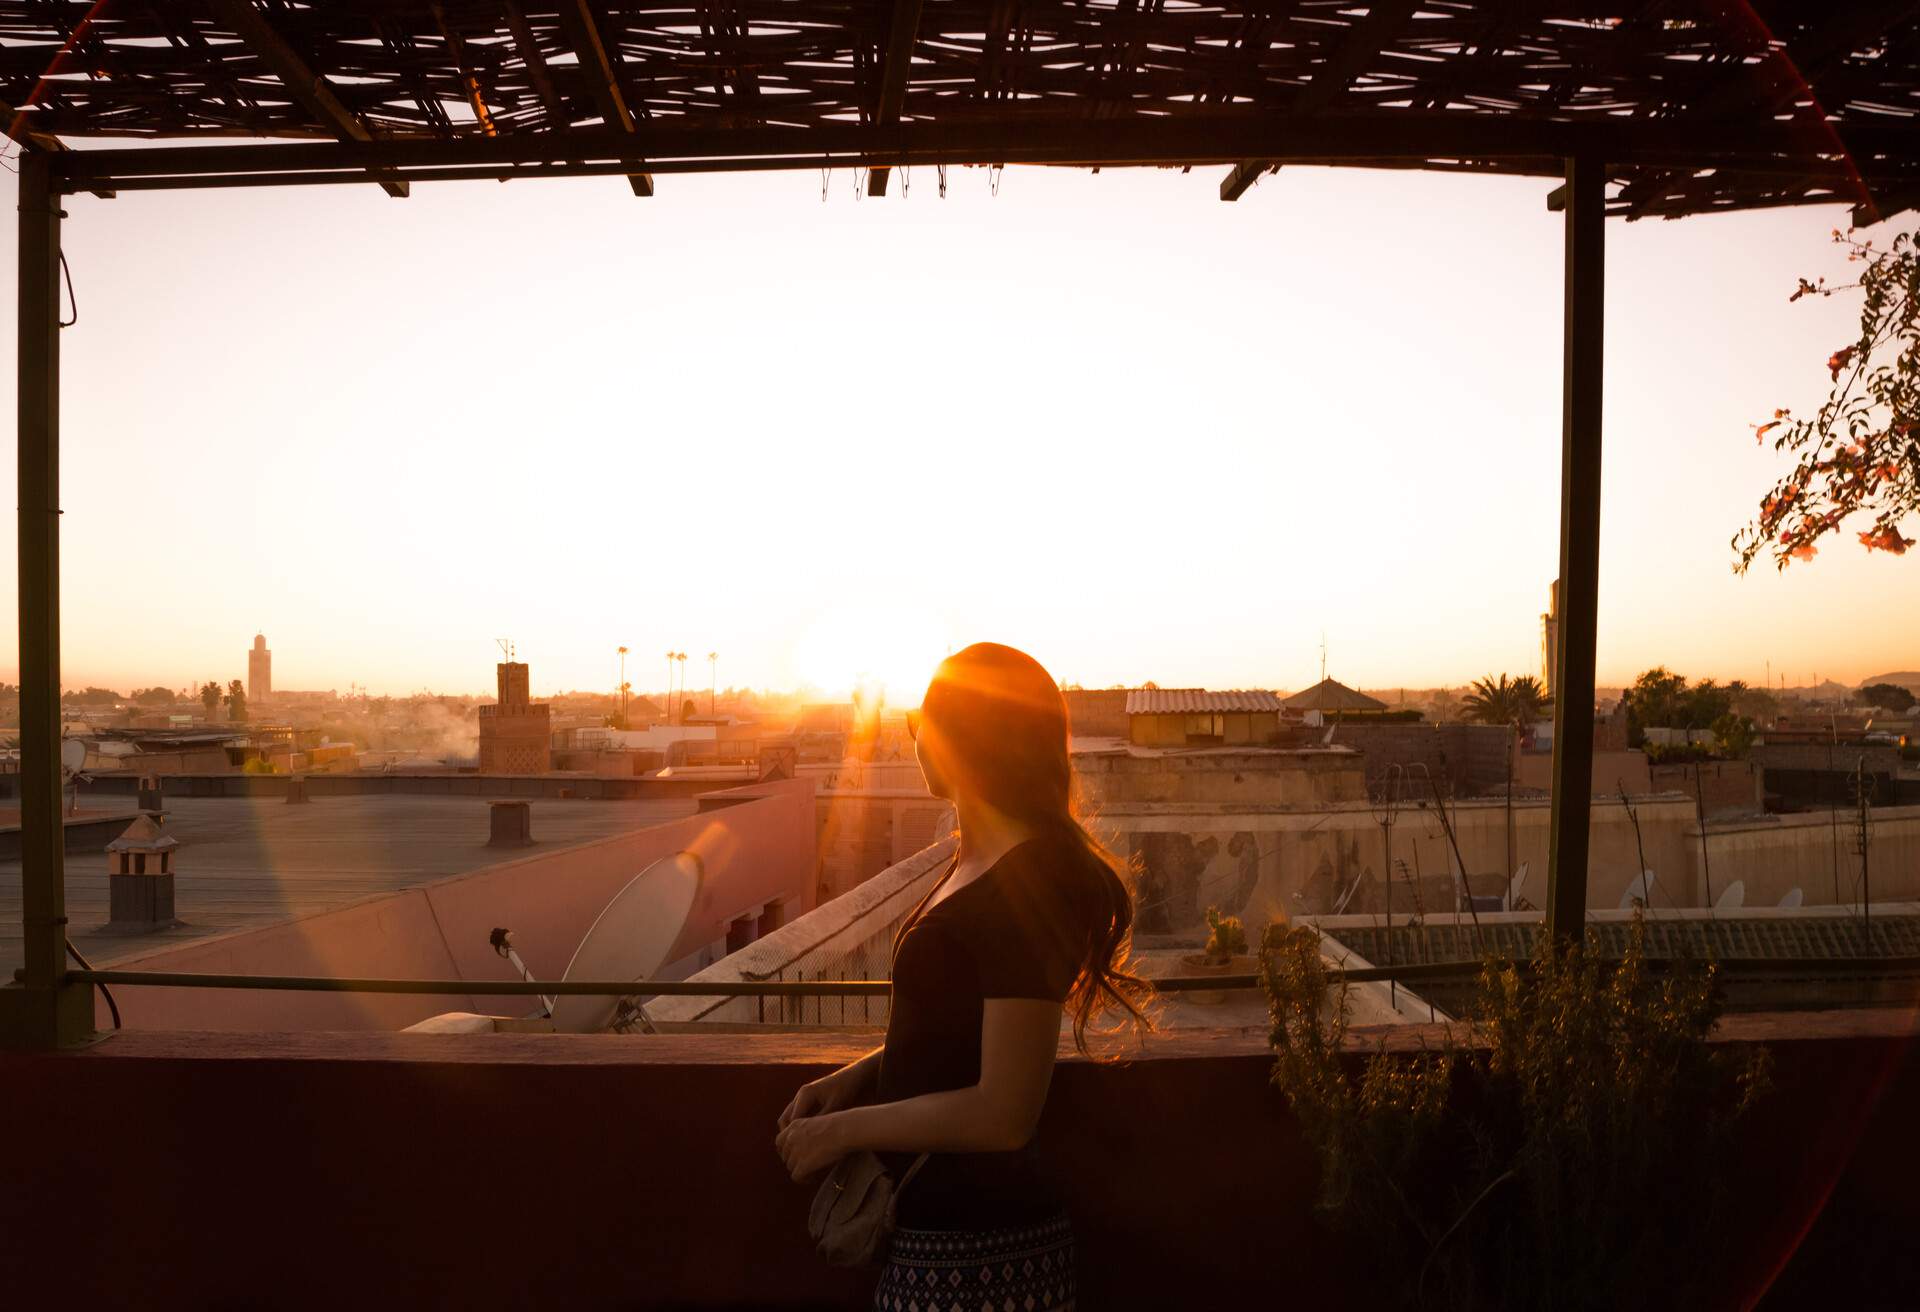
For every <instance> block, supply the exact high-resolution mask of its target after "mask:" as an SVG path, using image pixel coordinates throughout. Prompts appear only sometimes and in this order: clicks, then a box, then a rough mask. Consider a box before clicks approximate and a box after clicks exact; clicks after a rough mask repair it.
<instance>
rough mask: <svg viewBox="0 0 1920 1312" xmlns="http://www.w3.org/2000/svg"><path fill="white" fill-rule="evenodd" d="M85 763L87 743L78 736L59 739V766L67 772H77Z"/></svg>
mask: <svg viewBox="0 0 1920 1312" xmlns="http://www.w3.org/2000/svg"><path fill="white" fill-rule="evenodd" d="M86 763H87V745H86V744H85V743H83V742H81V741H80V740H79V739H78V738H63V739H61V740H60V768H61V769H62V770H64V771H65V772H66V773H68V774H75V773H78V772H79V769H80V767H81V766H83V765H85V764H86Z"/></svg>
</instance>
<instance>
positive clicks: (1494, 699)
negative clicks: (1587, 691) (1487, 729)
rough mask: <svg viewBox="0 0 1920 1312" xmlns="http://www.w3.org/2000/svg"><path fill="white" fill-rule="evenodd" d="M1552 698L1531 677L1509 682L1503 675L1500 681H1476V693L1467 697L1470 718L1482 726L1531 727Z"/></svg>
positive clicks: (1487, 678) (1474, 686) (1549, 704)
mask: <svg viewBox="0 0 1920 1312" xmlns="http://www.w3.org/2000/svg"><path fill="white" fill-rule="evenodd" d="M1551 705H1553V698H1551V697H1549V696H1547V694H1546V691H1545V690H1544V689H1542V688H1541V687H1540V681H1539V680H1538V679H1536V678H1534V677H1533V676H1532V675H1531V674H1523V675H1521V676H1520V677H1519V678H1517V679H1514V680H1512V681H1509V680H1508V679H1507V676H1506V675H1504V674H1503V675H1501V676H1500V678H1499V680H1498V682H1496V681H1495V680H1494V677H1493V676H1492V675H1491V674H1489V675H1488V676H1487V677H1486V678H1484V679H1475V680H1474V681H1473V691H1472V692H1470V693H1468V694H1467V696H1466V698H1465V706H1466V708H1467V718H1468V719H1469V720H1477V721H1479V722H1480V723H1481V724H1510V725H1516V726H1517V725H1525V724H1531V723H1533V722H1534V721H1535V720H1537V719H1539V718H1540V714H1541V712H1542V711H1544V710H1545V709H1546V708H1547V707H1549V706H1551Z"/></svg>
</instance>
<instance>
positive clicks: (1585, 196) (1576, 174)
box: [1547, 156, 1607, 938]
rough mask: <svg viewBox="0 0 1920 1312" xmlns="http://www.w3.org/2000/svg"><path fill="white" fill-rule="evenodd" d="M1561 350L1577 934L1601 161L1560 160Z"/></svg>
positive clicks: (1563, 846) (1587, 794)
mask: <svg viewBox="0 0 1920 1312" xmlns="http://www.w3.org/2000/svg"><path fill="white" fill-rule="evenodd" d="M1566 177H1567V184H1566V188H1565V192H1564V196H1565V207H1566V225H1567V263H1566V291H1565V296H1566V321H1565V325H1566V326H1565V356H1564V360H1563V363H1562V379H1561V388H1562V390H1561V415H1560V641H1559V644H1558V645H1559V651H1558V654H1557V658H1556V660H1555V668H1554V682H1553V815H1552V820H1551V827H1550V833H1549V836H1548V845H1547V932H1548V933H1550V934H1553V935H1555V936H1556V937H1560V938H1578V937H1580V936H1581V934H1582V933H1583V932H1584V929H1585V924H1586V911H1587V847H1588V840H1589V832H1588V827H1589V825H1590V824H1591V822H1592V815H1593V705H1594V691H1593V678H1594V675H1593V664H1594V657H1593V653H1594V644H1595V641H1596V638H1597V636H1598V632H1599V622H1598V618H1597V616H1598V609H1599V592H1600V385H1601V377H1602V367H1601V348H1602V344H1603V340H1604V335H1605V326H1606V306H1605V298H1606V220H1607V215H1606V181H1607V175H1606V166H1605V165H1604V164H1603V163H1602V162H1601V161H1600V160H1597V159H1593V158H1590V157H1587V156H1579V157H1575V158H1571V159H1568V160H1567V161H1566Z"/></svg>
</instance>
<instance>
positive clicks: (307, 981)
mask: <svg viewBox="0 0 1920 1312" xmlns="http://www.w3.org/2000/svg"><path fill="white" fill-rule="evenodd" d="M1677 960H1679V959H1677V958H1648V959H1647V963H1646V964H1647V965H1649V966H1651V967H1655V968H1658V967H1662V966H1668V965H1672V964H1675V962H1676V961H1677ZM1714 964H1715V965H1716V966H1717V967H1718V968H1719V969H1720V970H1721V971H1723V972H1742V973H1745V972H1754V973H1771V972H1781V973H1793V972H1798V971H1822V970H1858V969H1873V970H1879V971H1885V972H1897V971H1920V957H1913V956H1907V957H1879V956H1861V957H1750V958H1735V959H1723V960H1720V961H1718V962H1715V963H1714ZM1481 969H1482V965H1481V963H1480V962H1478V961H1436V962H1411V963H1405V964H1402V965H1396V966H1371V967H1365V968H1360V969H1348V970H1341V969H1329V970H1328V971H1327V978H1328V979H1329V980H1342V979H1344V980H1346V981H1347V982H1348V983H1353V984H1364V983H1373V982H1378V981H1384V980H1389V979H1392V980H1420V979H1455V978H1463V977H1471V976H1474V975H1477V974H1479V973H1480V971H1481ZM64 978H65V979H66V980H68V981H71V982H72V983H76V984H109V985H114V984H117V985H121V986H123V987H129V988H197V989H267V990H281V991H294V992H308V993H443V994H455V995H467V996H481V997H488V996H503V997H538V996H540V995H542V994H545V995H546V996H549V997H556V996H565V997H642V996H648V997H694V998H737V997H781V998H789V997H792V998H809V997H842V998H849V997H885V996H887V994H888V993H890V992H891V991H892V988H893V986H892V984H891V983H890V982H888V981H887V980H807V981H777V982H776V981H767V980H711V981H696V980H614V981H604V980H533V981H528V980H433V979H348V978H330V977H324V976H302V975H213V974H206V975H200V974H185V973H174V972H168V971H140V970H70V971H67V972H65V975H64ZM1148 982H1149V983H1151V984H1152V985H1153V987H1154V988H1155V989H1156V990H1158V991H1159V992H1162V993H1180V992H1185V991H1187V990H1190V989H1250V988H1257V987H1259V984H1260V977H1259V976H1257V975H1201V976H1191V977H1175V978H1168V979H1160V980H1151V981H1148Z"/></svg>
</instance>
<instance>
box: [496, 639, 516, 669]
mask: <svg viewBox="0 0 1920 1312" xmlns="http://www.w3.org/2000/svg"><path fill="white" fill-rule="evenodd" d="M493 645H494V646H496V647H498V648H499V649H500V654H501V655H502V656H503V657H505V658H506V661H507V663H508V664H509V665H511V664H512V663H513V639H512V638H495V639H494V640H493Z"/></svg>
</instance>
